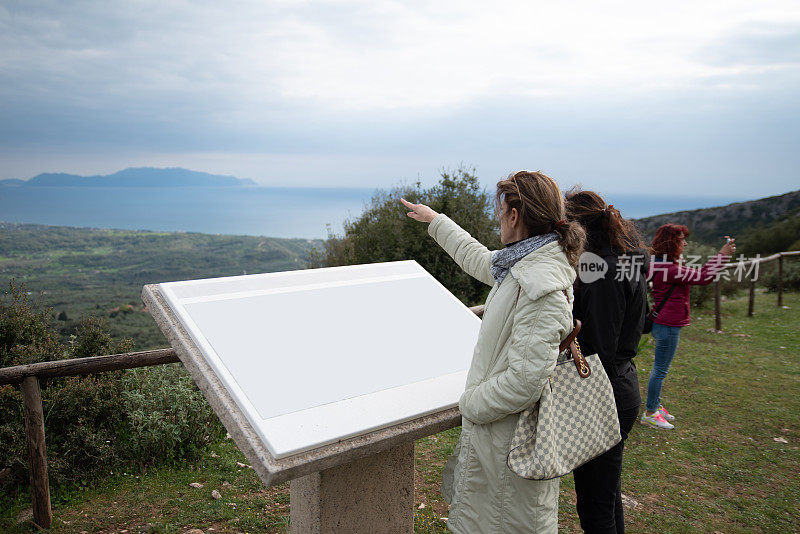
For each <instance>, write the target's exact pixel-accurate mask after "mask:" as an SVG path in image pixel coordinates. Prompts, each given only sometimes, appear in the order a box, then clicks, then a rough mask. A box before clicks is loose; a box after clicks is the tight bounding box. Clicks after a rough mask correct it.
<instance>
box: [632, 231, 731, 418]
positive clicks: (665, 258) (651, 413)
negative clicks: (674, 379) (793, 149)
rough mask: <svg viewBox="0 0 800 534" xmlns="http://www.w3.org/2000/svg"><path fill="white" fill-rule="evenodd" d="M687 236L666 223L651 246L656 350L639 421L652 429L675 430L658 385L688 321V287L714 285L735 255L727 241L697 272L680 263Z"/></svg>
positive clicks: (664, 376)
mask: <svg viewBox="0 0 800 534" xmlns="http://www.w3.org/2000/svg"><path fill="white" fill-rule="evenodd" d="M688 235H689V229H688V228H686V227H685V226H682V225H679V224H665V225H663V226H661V227H659V229H658V230H656V235H655V237H654V238H653V245H652V247H651V254H652V261H651V262H650V277H651V278H652V281H653V311H652V316H653V339H655V342H656V347H655V359H654V360H653V370H652V371H651V372H650V381H649V382H648V384H647V405H646V408H645V412H644V413H643V414H642V418H641V421H640V422H641V423H642V424H643V425H645V426H650V427H654V428H665V429H671V428H674V426H673V425H672V424H671V423H670V422H669V421H672V420H674V419H675V416H673V415H671V414H670V413H669V412H668V411H667V410H666V408H664V406H663V405H662V404H661V386H662V384H663V382H664V378H666V376H667V372H668V371H669V366H670V364H671V363H672V358H674V357H675V352H676V351H677V350H678V340H679V339H680V337H681V328H683V327H684V326H688V325H689V323H690V322H691V320H690V318H689V290H690V289H691V288H690V286H693V285H707V284H710V283H711V282H713V281H714V280H715V278H716V276H717V273H718V272H719V271H720V270H721V269H722V267H723V266H724V265H725V263H727V262H728V260H729V259H730V258H731V257H732V256H733V254H734V253H735V252H736V245H735V242H734V240H733V239H729V240H728V242H727V243H726V244H725V245H724V246H723V247H722V248H721V249H720V251H719V252H718V253H717V254H716V255H715V256H714V257H713V258H711V259H710V260H708V262H706V264H705V265H703V266H702V267H700V268H699V269H697V268H692V267H687V266H685V265H684V264H683V261H682V258H681V254H682V253H683V249H684V248H685V247H686V237H687V236H688ZM664 299H666V301H665V300H664Z"/></svg>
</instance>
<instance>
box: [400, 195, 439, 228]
mask: <svg viewBox="0 0 800 534" xmlns="http://www.w3.org/2000/svg"><path fill="white" fill-rule="evenodd" d="M400 202H402V203H403V205H404V206H405V207H407V208H408V209H410V210H411V211H409V212H408V214H407V215H408V216H409V217H411V218H412V219H414V220H415V221H420V222H424V223H429V222H431V221H432V220H433V218H434V217H436V216H437V215H439V214H438V213H436V212H435V211H433V210H432V209H430V208H429V207H428V206H426V205H425V204H412V203H411V202H409V201H408V200H406V199H404V198H401V199H400Z"/></svg>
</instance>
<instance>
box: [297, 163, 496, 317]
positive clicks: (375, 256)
mask: <svg viewBox="0 0 800 534" xmlns="http://www.w3.org/2000/svg"><path fill="white" fill-rule="evenodd" d="M400 197H403V198H405V199H406V200H408V201H410V202H414V203H423V204H427V205H428V206H430V207H431V208H433V209H434V210H435V211H437V212H439V213H444V214H446V215H447V216H449V217H450V218H451V219H453V220H454V221H455V222H456V223H458V224H459V225H460V226H461V227H462V228H464V229H465V230H466V231H468V232H469V233H470V234H471V235H472V236H473V237H474V238H475V239H477V240H478V241H480V242H481V243H483V244H484V245H486V246H487V247H489V248H490V249H497V248H500V247H501V244H500V235H499V231H498V225H497V219H496V217H495V216H494V214H493V210H494V200H493V197H492V196H491V195H489V194H488V193H487V192H486V191H484V190H482V189H481V187H480V185H479V184H478V178H477V177H476V176H475V174H474V170H469V169H464V168H459V169H457V170H456V171H455V172H453V173H450V172H446V171H442V174H441V179H440V180H439V183H438V184H437V185H435V186H434V187H431V188H429V189H422V188H421V186H420V184H419V183H417V184H416V185H415V186H408V185H406V186H396V187H394V188H392V189H390V190H388V191H378V192H377V193H376V194H375V196H374V197H373V198H372V201H371V202H370V204H369V205H368V206H367V209H366V210H365V211H364V213H362V214H361V215H360V216H359V217H358V218H357V219H355V220H352V221H345V223H344V235H343V236H337V235H332V234H331V235H329V237H328V239H327V240H326V241H325V242H324V244H323V247H322V248H318V249H314V250H312V251H311V253H310V257H309V266H310V267H333V266H337V265H352V264H361V263H374V262H384V261H399V260H409V259H413V260H416V261H417V262H419V264H420V265H422V267H424V268H425V269H426V270H427V271H428V272H429V273H431V274H432V275H433V276H435V277H436V278H437V279H438V280H439V281H440V282H441V283H442V284H443V285H444V286H445V287H447V289H449V290H450V291H451V292H452V293H453V294H454V295H456V296H457V297H458V298H459V299H461V301H462V302H464V303H465V304H468V305H473V304H477V303H479V302H481V301H482V300H483V298H484V297H485V296H486V293H487V288H486V287H485V285H484V284H483V283H482V282H479V281H477V280H475V279H474V278H472V277H471V276H469V275H467V274H466V273H465V272H464V271H462V270H461V268H460V267H458V265H456V263H455V262H454V261H453V260H452V259H450V257H448V255H447V253H446V252H444V251H443V250H442V249H441V248H440V247H439V246H437V245H436V243H435V242H434V241H433V240H432V239H431V238H430V236H428V225H426V224H420V223H419V222H417V221H414V220H412V219H410V218H409V217H408V216H407V215H406V213H408V210H407V209H406V208H405V206H403V205H402V204H401V203H400Z"/></svg>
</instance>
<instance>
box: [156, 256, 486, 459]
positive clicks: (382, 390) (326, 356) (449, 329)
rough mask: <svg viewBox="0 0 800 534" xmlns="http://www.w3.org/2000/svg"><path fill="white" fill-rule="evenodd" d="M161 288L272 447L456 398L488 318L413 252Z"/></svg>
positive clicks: (417, 412) (410, 414)
mask: <svg viewBox="0 0 800 534" xmlns="http://www.w3.org/2000/svg"><path fill="white" fill-rule="evenodd" d="M159 288H160V291H161V293H162V294H163V296H164V297H165V299H166V301H167V302H168V304H169V306H170V308H172V310H173V312H174V314H175V316H176V317H177V318H178V320H179V321H180V322H181V324H182V325H183V327H184V328H185V329H186V331H187V332H188V333H189V335H190V337H191V338H192V340H193V341H194V343H195V344H196V345H197V348H198V349H199V351H200V352H201V353H202V355H203V357H204V358H205V359H206V361H207V362H208V364H209V366H210V367H211V368H212V369H213V370H214V371H215V373H216V374H217V377H218V378H219V379H220V381H221V382H222V384H223V385H224V386H225V388H226V389H227V390H228V392H229V393H230V395H231V397H232V398H233V399H234V401H235V402H236V404H237V405H238V406H239V408H240V409H241V410H242V412H243V413H244V415H245V416H246V417H247V419H248V421H249V422H250V424H251V425H252V426H253V428H254V430H255V431H256V432H257V433H258V435H259V437H260V438H261V439H262V440H263V442H264V444H265V445H266V446H267V448H268V449H269V451H270V452H271V453H272V455H273V456H274V457H275V458H282V457H285V456H288V455H291V454H296V453H299V452H302V451H305V450H309V449H312V448H315V447H319V446H322V445H325V444H328V443H333V442H336V441H338V440H341V439H344V438H347V437H351V436H354V435H359V434H362V433H365V432H368V431H371V430H375V429H378V428H382V427H386V426H389V425H392V424H396V423H399V422H402V421H407V420H410V419H412V418H415V417H419V416H422V415H426V414H429V413H433V412H435V411H439V410H443V409H446V408H450V407H453V406H455V405H456V404H457V403H458V399H459V397H460V395H461V393H462V392H463V390H464V383H465V380H466V373H467V369H468V368H469V363H470V360H471V358H472V352H473V348H474V346H475V341H476V340H477V336H478V330H479V328H480V319H478V318H477V317H476V316H475V315H474V314H473V313H472V312H471V311H470V310H469V309H468V308H467V307H466V306H464V305H463V304H462V303H461V302H460V301H459V300H458V299H456V298H455V297H454V296H453V295H452V294H451V293H449V292H448V291H447V290H446V289H445V288H444V287H443V286H442V285H441V284H440V283H439V282H438V281H436V279H434V278H433V277H432V276H431V275H430V274H428V273H427V272H426V271H425V270H424V269H423V268H422V267H420V266H419V265H418V264H417V263H416V262H414V261H404V262H393V263H379V264H370V265H356V266H348V267H333V268H328V269H311V270H303V271H290V272H285V273H269V274H259V275H249V276H236V277H230V278H217V279H209V280H192V281H185V282H171V283H165V284H160V286H159Z"/></svg>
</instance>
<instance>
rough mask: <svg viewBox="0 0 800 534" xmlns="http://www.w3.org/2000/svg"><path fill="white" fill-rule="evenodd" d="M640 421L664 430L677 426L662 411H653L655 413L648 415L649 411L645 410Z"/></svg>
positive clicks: (645, 424)
mask: <svg viewBox="0 0 800 534" xmlns="http://www.w3.org/2000/svg"><path fill="white" fill-rule="evenodd" d="M639 422H640V423H641V424H643V425H644V426H649V427H650V428H663V429H664V430H672V429H673V428H675V426H674V425H671V424H670V423H668V422H667V420H666V419H664V416H663V415H661V413H660V412H653V415H647V412H645V413H643V414H642V418H641V419H640V420H639Z"/></svg>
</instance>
